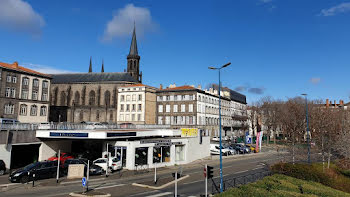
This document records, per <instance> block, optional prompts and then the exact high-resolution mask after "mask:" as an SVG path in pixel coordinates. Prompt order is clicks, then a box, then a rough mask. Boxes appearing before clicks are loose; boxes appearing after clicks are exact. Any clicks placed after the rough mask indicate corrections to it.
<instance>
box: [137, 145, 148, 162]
mask: <svg viewBox="0 0 350 197" xmlns="http://www.w3.org/2000/svg"><path fill="white" fill-rule="evenodd" d="M147 164H148V147H140V148H135V166H142V165H147Z"/></svg>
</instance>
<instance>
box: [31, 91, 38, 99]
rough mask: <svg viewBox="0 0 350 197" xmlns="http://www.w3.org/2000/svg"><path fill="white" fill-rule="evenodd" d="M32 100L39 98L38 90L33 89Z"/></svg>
mask: <svg viewBox="0 0 350 197" xmlns="http://www.w3.org/2000/svg"><path fill="white" fill-rule="evenodd" d="M32 100H38V91H33V94H32Z"/></svg>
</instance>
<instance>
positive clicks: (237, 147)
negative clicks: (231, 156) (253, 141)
mask: <svg viewBox="0 0 350 197" xmlns="http://www.w3.org/2000/svg"><path fill="white" fill-rule="evenodd" d="M231 146H232V147H233V148H234V149H235V150H236V151H237V152H238V153H240V154H245V153H250V152H251V150H250V148H248V147H246V146H245V145H244V144H232V145H231Z"/></svg>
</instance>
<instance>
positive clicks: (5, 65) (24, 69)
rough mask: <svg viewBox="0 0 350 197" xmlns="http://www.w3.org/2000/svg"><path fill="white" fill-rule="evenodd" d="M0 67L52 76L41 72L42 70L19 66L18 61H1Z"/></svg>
mask: <svg viewBox="0 0 350 197" xmlns="http://www.w3.org/2000/svg"><path fill="white" fill-rule="evenodd" d="M0 67H2V68H6V69H10V70H14V71H18V72H23V73H27V74H32V75H39V76H43V77H48V78H51V76H50V75H48V74H44V73H40V72H37V71H35V70H31V69H29V68H25V67H22V66H19V65H18V63H17V62H14V63H13V64H8V63H4V62H0Z"/></svg>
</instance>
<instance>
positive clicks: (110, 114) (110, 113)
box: [109, 111, 113, 121]
mask: <svg viewBox="0 0 350 197" xmlns="http://www.w3.org/2000/svg"><path fill="white" fill-rule="evenodd" d="M109 121H113V111H110V112H109Z"/></svg>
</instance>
